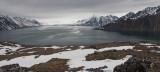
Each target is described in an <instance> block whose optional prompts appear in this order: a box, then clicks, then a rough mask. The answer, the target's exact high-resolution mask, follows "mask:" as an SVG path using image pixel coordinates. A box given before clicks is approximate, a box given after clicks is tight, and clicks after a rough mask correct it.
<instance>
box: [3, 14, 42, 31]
mask: <svg viewBox="0 0 160 72" xmlns="http://www.w3.org/2000/svg"><path fill="white" fill-rule="evenodd" d="M34 26H40V22H38V21H36V20H31V19H27V18H22V17H12V16H8V15H2V14H0V31H2V30H12V29H20V28H26V27H34Z"/></svg>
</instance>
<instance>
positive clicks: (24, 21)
mask: <svg viewBox="0 0 160 72" xmlns="http://www.w3.org/2000/svg"><path fill="white" fill-rule="evenodd" d="M13 20H14V21H15V22H16V24H18V25H19V26H21V27H30V26H39V24H40V23H39V22H38V21H36V20H30V19H26V18H21V17H13Z"/></svg>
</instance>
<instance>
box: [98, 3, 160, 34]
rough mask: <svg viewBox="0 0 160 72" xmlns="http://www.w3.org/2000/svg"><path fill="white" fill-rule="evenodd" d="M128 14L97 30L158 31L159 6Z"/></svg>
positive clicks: (159, 23) (159, 19) (159, 21)
mask: <svg viewBox="0 0 160 72" xmlns="http://www.w3.org/2000/svg"><path fill="white" fill-rule="evenodd" d="M128 14H130V15H128ZM128 14H126V15H125V16H122V17H121V18H119V20H117V21H115V22H112V23H109V24H107V25H104V26H102V27H99V28H98V29H101V30H107V31H154V32H155V31H160V6H157V7H148V8H145V9H144V10H142V11H138V12H137V13H135V14H133V13H128ZM132 14H133V15H132ZM126 16H128V17H126Z"/></svg>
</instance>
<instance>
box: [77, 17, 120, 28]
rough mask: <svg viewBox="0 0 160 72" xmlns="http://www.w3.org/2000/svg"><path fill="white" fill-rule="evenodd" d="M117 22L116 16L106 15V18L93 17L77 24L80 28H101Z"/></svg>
mask: <svg viewBox="0 0 160 72" xmlns="http://www.w3.org/2000/svg"><path fill="white" fill-rule="evenodd" d="M116 20H118V17H117V16H113V15H108V16H95V15H93V16H92V17H90V18H88V19H83V20H79V21H78V22H77V23H78V24H79V25H82V26H103V25H106V24H108V23H111V22H114V21H116Z"/></svg>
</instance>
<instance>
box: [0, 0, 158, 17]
mask: <svg viewBox="0 0 160 72" xmlns="http://www.w3.org/2000/svg"><path fill="white" fill-rule="evenodd" d="M159 3H160V0H0V11H1V12H4V13H8V14H11V15H17V16H25V17H31V18H45V17H46V18H48V17H49V18H50V17H51V18H58V17H65V16H69V15H77V16H80V15H82V14H83V13H85V14H87V13H88V14H91V13H92V14H94V13H95V14H96V13H102V14H105V13H106V14H107V13H109V14H112V13H113V14H116V13H126V12H128V11H138V10H140V9H143V8H145V7H147V6H157V5H158V4H159Z"/></svg>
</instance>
